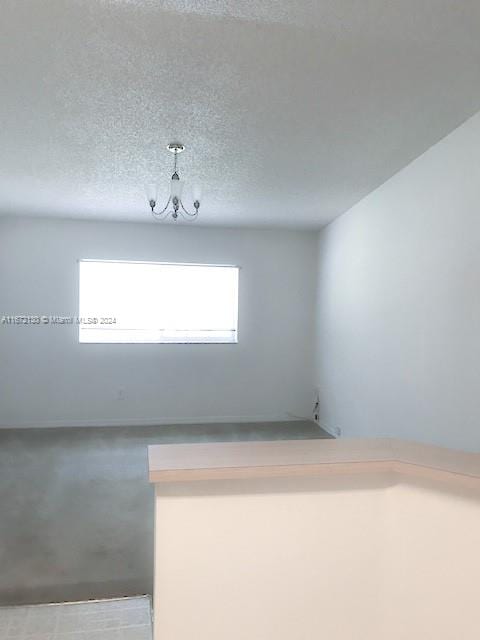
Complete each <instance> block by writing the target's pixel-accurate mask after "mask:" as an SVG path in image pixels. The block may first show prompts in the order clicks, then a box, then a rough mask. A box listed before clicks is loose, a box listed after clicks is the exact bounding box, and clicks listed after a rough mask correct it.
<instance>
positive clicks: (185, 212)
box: [180, 200, 198, 220]
mask: <svg viewBox="0 0 480 640" xmlns="http://www.w3.org/2000/svg"><path fill="white" fill-rule="evenodd" d="M180 207H181V211H180V213H181V214H182V215H183V217H184V218H185V214H186V215H187V216H188V218H186V220H188V219H190V220H193V219H194V218H196V217H197V216H198V209H197V210H196V211H195V213H190V211H187V209H185V207H184V206H183V202H182V201H181V200H180Z"/></svg>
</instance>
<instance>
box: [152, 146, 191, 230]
mask: <svg viewBox="0 0 480 640" xmlns="http://www.w3.org/2000/svg"><path fill="white" fill-rule="evenodd" d="M167 149H168V150H169V151H171V152H172V153H173V154H174V158H175V159H174V164H173V174H172V179H171V181H170V196H169V198H168V200H167V204H166V205H165V206H164V208H163V209H162V210H161V211H155V207H156V205H157V195H158V185H157V184H152V185H149V186H148V187H147V198H148V203H149V205H150V208H151V210H152V215H153V217H154V218H155V219H156V220H165V219H166V218H168V216H172V218H173V219H174V220H176V219H177V218H178V216H179V214H180V215H182V217H183V218H185V220H195V219H196V218H197V216H198V210H199V209H200V198H201V192H200V189H199V187H194V188H193V207H194V209H195V211H194V212H193V213H191V212H190V211H188V209H186V208H185V206H184V204H183V202H182V191H183V180H180V176H179V175H178V171H177V156H178V154H179V153H182V151H185V147H184V145H183V144H181V143H180V142H171V143H170V144H169V145H167ZM170 205H171V206H170Z"/></svg>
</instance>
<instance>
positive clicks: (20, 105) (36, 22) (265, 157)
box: [0, 0, 480, 227]
mask: <svg viewBox="0 0 480 640" xmlns="http://www.w3.org/2000/svg"><path fill="white" fill-rule="evenodd" d="M1 5H2V6H1V22H0V82H1V88H2V89H1V99H0V214H6V215H12V214H13V215H52V216H62V217H74V218H96V219H120V220H136V221H140V222H141V221H148V220H150V216H149V212H148V207H147V205H146V201H145V194H144V190H143V187H144V184H145V183H148V182H152V181H154V180H155V179H156V178H157V177H160V178H161V179H162V180H163V181H162V183H161V184H162V189H163V191H162V190H161V193H162V195H166V193H167V182H168V177H169V173H170V168H171V160H172V157H171V154H169V153H168V151H166V150H165V145H166V144H167V143H168V142H170V141H172V140H175V139H179V140H180V141H181V142H183V143H184V144H185V145H186V146H187V151H186V152H185V154H184V155H183V156H182V157H181V158H180V169H181V174H182V177H184V178H185V180H186V181H187V183H190V184H192V183H195V182H200V183H201V184H202V185H203V187H204V191H205V198H204V202H203V204H202V209H201V216H200V219H199V220H198V221H197V222H196V223H195V224H222V225H229V226H237V225H239V226H240V225H248V226H295V227H318V226H320V225H322V224H325V222H327V221H329V220H331V219H332V218H334V217H335V216H337V215H339V214H341V213H342V212H344V211H346V210H347V209H348V208H349V207H350V206H351V205H352V204H354V203H355V202H356V201H358V200H359V199H360V198H361V197H362V196H364V195H365V194H367V193H368V192H369V191H371V190H372V189H374V188H375V187H377V186H378V185H379V184H381V183H382V182H383V181H384V180H386V179H387V178H388V177H390V176H391V175H393V174H394V173H395V172H396V171H398V170H399V169H400V168H401V167H403V166H404V165H405V164H407V163H408V162H409V161H411V160H412V159H413V158H415V157H416V156H418V155H419V154H420V153H422V152H423V151H425V150H426V149H427V148H428V147H429V146H431V145H432V144H434V143H435V142H437V141H438V140H439V139H440V138H442V137H443V136H444V135H446V134H447V133H448V132H450V131H451V130H452V129H454V128H455V127H456V126H457V125H459V124H460V123H461V122H462V121H463V120H465V119H466V118H467V117H469V116H470V115H472V114H473V113H474V112H476V111H477V110H478V109H479V108H480V38H479V37H478V34H479V29H480V3H479V2H478V0H471V1H470V0H463V1H460V0H457V1H455V2H454V1H452V0H422V1H421V2H420V1H419V0H362V2H359V1H358V0H295V1H292V0H266V1H263V2H261V1H254V0H245V1H243V2H242V1H241V0H223V1H222V0H203V1H200V0H199V1H196V2H194V1H189V0H183V1H181V0H177V1H175V0H166V1H163V2H162V1H161V0H136V1H134V0H48V1H43V2H39V1H38V0H21V1H19V0H2V3H1Z"/></svg>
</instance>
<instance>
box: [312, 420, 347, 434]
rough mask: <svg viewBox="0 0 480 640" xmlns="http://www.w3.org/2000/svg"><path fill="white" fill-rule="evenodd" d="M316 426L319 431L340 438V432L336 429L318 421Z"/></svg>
mask: <svg viewBox="0 0 480 640" xmlns="http://www.w3.org/2000/svg"><path fill="white" fill-rule="evenodd" d="M317 424H318V426H319V427H320V428H321V429H323V430H324V431H326V432H327V433H329V434H330V435H331V436H333V437H334V438H340V436H341V435H342V431H341V429H339V428H338V427H331V426H330V425H328V424H325V422H321V421H318V422H317Z"/></svg>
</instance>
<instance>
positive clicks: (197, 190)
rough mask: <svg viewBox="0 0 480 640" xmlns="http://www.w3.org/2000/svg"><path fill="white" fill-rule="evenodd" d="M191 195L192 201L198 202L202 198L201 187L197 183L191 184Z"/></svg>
mask: <svg viewBox="0 0 480 640" xmlns="http://www.w3.org/2000/svg"><path fill="white" fill-rule="evenodd" d="M192 196H193V201H194V202H200V201H201V199H202V187H201V186H200V185H198V184H194V185H193V189H192Z"/></svg>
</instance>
